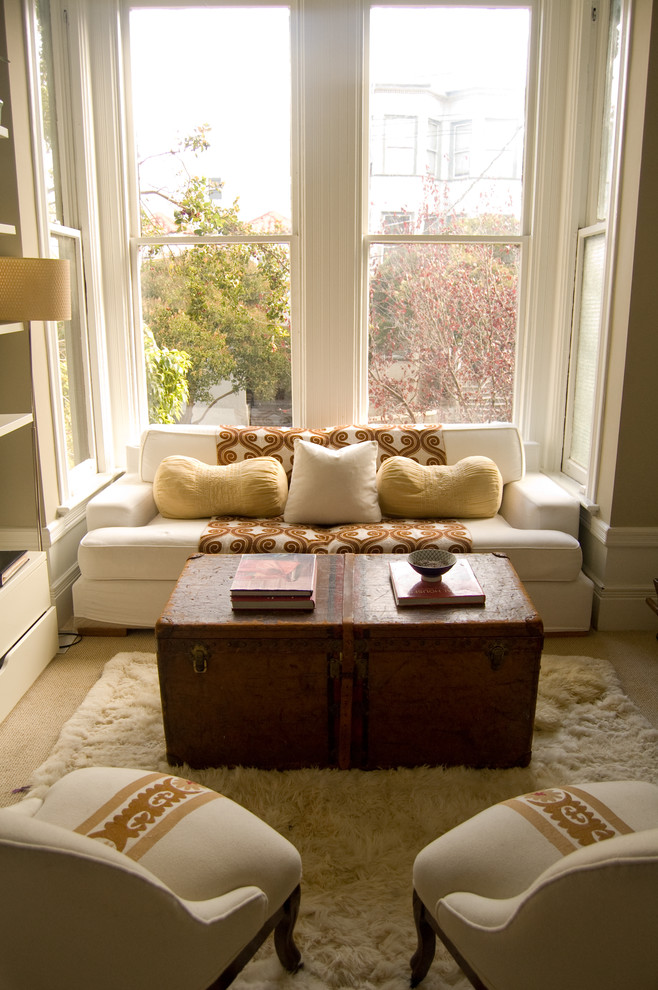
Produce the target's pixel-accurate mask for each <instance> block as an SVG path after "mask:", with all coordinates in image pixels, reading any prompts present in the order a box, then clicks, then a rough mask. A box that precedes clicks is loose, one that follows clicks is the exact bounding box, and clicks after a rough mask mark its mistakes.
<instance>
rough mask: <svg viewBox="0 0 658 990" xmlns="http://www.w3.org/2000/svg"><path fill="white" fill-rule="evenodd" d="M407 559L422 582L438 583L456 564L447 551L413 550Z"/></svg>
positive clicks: (452, 556)
mask: <svg viewBox="0 0 658 990" xmlns="http://www.w3.org/2000/svg"><path fill="white" fill-rule="evenodd" d="M407 559H408V561H409V563H410V564H411V566H412V567H413V569H414V570H415V571H416V572H417V573H418V574H420V576H421V579H422V580H423V581H440V580H441V578H442V576H443V575H444V574H445V573H446V571H449V570H450V568H451V567H452V566H453V565H454V564H455V563H456V562H457V558H456V557H455V555H454V553H450V551H449V550H414V551H413V553H410V554H409V557H408V558H407Z"/></svg>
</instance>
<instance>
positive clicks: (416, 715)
mask: <svg viewBox="0 0 658 990" xmlns="http://www.w3.org/2000/svg"><path fill="white" fill-rule="evenodd" d="M387 559H390V558H384V557H381V558H376V557H374V556H372V557H370V558H366V557H363V558H360V555H356V556H355V557H354V558H353V565H354V577H353V640H354V647H353V649H354V697H353V702H352V708H353V711H352V739H351V743H350V764H351V765H352V766H359V767H363V768H368V769H372V768H375V767H396V766H415V765H422V764H429V765H441V764H444V765H465V766H474V767H485V766H486V767H512V766H526V765H527V764H528V763H529V761H530V756H531V747H532V731H533V724H534V713H535V702H536V697H537V683H538V679H539V667H540V658H541V651H542V645H543V627H542V622H541V619H540V617H539V615H538V614H537V612H536V610H535V608H534V606H533V604H532V602H531V601H530V599H529V598H528V596H527V594H526V592H525V589H524V588H523V585H522V584H521V582H520V581H519V579H518V577H517V575H516V572H515V571H514V568H513V567H512V565H511V564H510V562H509V560H508V559H507V558H506V557H503V556H497V555H495V554H469V555H468V560H469V562H470V563H471V566H472V568H473V571H474V572H475V575H476V577H477V578H478V580H479V581H480V584H481V585H482V587H483V589H484V590H485V593H486V606H485V607H464V606H458V607H453V608H446V607H444V606H441V607H439V608H434V607H427V606H405V607H401V608H398V607H397V606H396V605H395V602H394V601H393V598H392V596H391V594H390V579H389V574H388V564H387Z"/></svg>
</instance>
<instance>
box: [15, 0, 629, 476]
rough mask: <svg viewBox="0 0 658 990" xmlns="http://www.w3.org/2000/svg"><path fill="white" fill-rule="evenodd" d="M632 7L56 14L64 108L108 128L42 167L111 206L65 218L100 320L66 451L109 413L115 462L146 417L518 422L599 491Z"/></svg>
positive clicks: (93, 328) (135, 9)
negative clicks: (70, 98) (623, 37)
mask: <svg viewBox="0 0 658 990" xmlns="http://www.w3.org/2000/svg"><path fill="white" fill-rule="evenodd" d="M625 2H626V0H603V2H601V3H597V4H596V5H595V6H594V7H592V6H591V5H590V4H589V3H588V2H586V0H577V2H576V3H572V2H571V0H524V2H521V0H508V2H507V3H505V4H504V5H501V6H498V7H497V6H495V5H491V4H481V5H478V4H473V3H472V2H470V0H469V2H468V3H459V2H456V0H453V2H443V0H435V2H430V3H425V4H423V5H422V6H420V5H418V4H414V3H411V2H410V3H405V2H402V0H398V2H397V3H386V2H379V3H376V4H373V5H372V6H371V5H370V4H367V3H365V2H362V3H355V2H354V0H305V2H304V4H298V3H296V2H293V3H291V4H289V5H288V4H284V3H281V2H275V0H261V2H260V3H259V4H258V5H255V4H250V3H242V2H235V0H234V2H233V3H232V4H221V3H205V2H204V3H203V4H201V3H197V4H195V3H194V2H193V0H192V2H189V3H188V2H185V0H176V2H175V3H167V2H164V0H141V2H134V0H133V2H131V0H93V2H92V0H71V2H70V3H68V4H66V5H62V4H61V3H60V2H59V0H51V3H48V0H39V5H40V6H42V7H43V8H44V9H48V10H55V9H56V10H57V11H58V12H59V13H61V12H62V11H63V10H64V9H65V10H66V18H67V23H70V24H71V25H72V26H73V28H74V30H75V31H76V32H77V34H76V37H79V39H80V43H79V44H77V45H74V46H70V47H69V49H68V51H66V52H65V50H64V48H59V49H56V50H55V51H54V55H53V59H52V78H51V77H50V75H49V77H48V79H47V81H46V82H45V83H44V86H45V89H44V92H46V93H48V94H51V93H52V92H54V93H56V94H59V93H60V92H62V93H65V92H66V88H67V86H72V85H73V82H72V80H76V79H80V80H82V83H81V84H80V85H81V87H82V91H84V87H87V88H88V95H89V101H90V105H91V106H92V107H93V115H92V116H91V117H85V115H84V114H82V115H81V117H80V118H79V119H78V120H77V121H74V123H76V125H77V129H74V130H73V131H70V132H69V133H68V138H67V132H66V130H64V131H62V129H61V126H62V124H63V123H64V119H65V117H66V115H65V114H64V115H63V117H60V118H58V123H57V127H56V128H55V132H56V133H55V134H53V136H52V137H51V140H50V141H49V142H47V149H48V154H49V155H50V156H51V158H52V160H53V164H52V166H51V167H50V173H52V177H53V178H52V183H53V185H54V186H56V184H57V177H58V166H57V162H58V161H60V160H61V166H62V170H63V172H64V174H66V172H67V170H69V171H70V172H71V174H72V175H73V177H74V179H76V178H77V179H80V178H81V176H86V178H85V182H86V184H87V187H88V186H89V172H90V171H93V173H94V177H95V184H96V185H95V190H94V189H89V195H87V197H86V200H85V203H86V205H87V206H88V210H87V212H85V211H83V212H82V213H80V214H79V215H78V217H77V222H74V219H75V211H73V212H72V213H71V214H70V215H67V216H64V217H62V218H61V219H60V221H59V222H60V223H61V224H62V226H64V225H65V226H66V230H68V231H69V232H73V231H76V230H77V231H78V233H79V239H78V240H77V241H76V242H75V243H76V248H75V250H76V251H78V254H79V258H80V264H82V265H84V268H83V269H81V273H80V277H81V283H80V284H81V285H83V284H84V286H85V290H86V294H85V296H84V298H85V299H86V302H87V305H89V300H90V299H91V300H92V303H93V304H94V305H95V306H96V305H98V300H101V303H100V308H101V311H102V315H103V320H102V325H101V322H100V321H99V319H98V318H97V317H98V310H94V312H93V313H92V314H91V317H90V319H89V321H88V324H89V328H90V331H89V339H90V345H89V347H88V348H87V350H86V352H85V353H86V358H85V360H82V359H81V360H80V361H79V362H78V364H75V361H74V359H73V351H71V357H70V362H71V365H72V367H73V366H74V364H75V373H76V374H78V373H79V374H81V375H82V376H83V377H84V375H87V377H88V379H89V382H90V384H89V386H88V387H87V390H86V392H85V395H86V396H87V397H91V409H90V408H89V405H87V406H85V405H84V404H83V403H82V402H81V403H78V404H77V405H71V408H70V411H69V412H68V413H64V414H63V422H64V423H65V424H66V423H67V419H66V417H67V415H68V416H69V417H70V416H73V415H75V417H76V418H82V417H84V416H86V417H87V420H88V422H89V423H90V426H91V429H90V430H89V431H88V433H87V436H86V438H85V434H84V431H82V432H81V433H79V434H76V435H75V437H76V438H75V441H74V443H73V448H74V449H75V450H77V451H79V452H80V456H82V454H83V453H84V452H85V442H86V443H87V446H88V447H89V453H90V456H92V457H93V438H94V436H96V437H97V436H98V434H99V419H98V414H97V412H96V407H97V405H98V403H99V402H100V403H103V402H105V403H106V410H105V413H104V416H103V417H101V420H103V419H107V415H108V410H109V418H110V419H111V423H112V429H113V431H114V436H115V440H116V443H115V450H119V449H120V446H121V442H123V443H126V442H134V441H135V440H136V438H137V436H138V435H139V432H140V430H141V429H142V428H143V426H144V425H145V424H146V423H147V422H148V421H149V420H151V421H153V420H156V421H163V422H177V421H181V420H184V421H188V422H201V423H218V422H227V421H228V422H251V423H253V424H258V423H261V424H267V423H268V422H272V423H287V422H290V423H294V424H295V425H304V426H327V425H336V424H340V423H347V422H350V421H351V422H364V421H366V420H368V419H370V420H372V421H379V422H382V421H386V420H395V421H400V420H407V421H408V420H414V421H434V422H436V421H444V422H448V421H451V420H452V421H474V422H477V421H486V420H493V419H498V420H500V419H509V420H514V421H515V422H517V423H518V424H519V426H520V427H521V429H522V432H523V433H524V436H525V437H526V439H529V440H537V441H538V442H539V443H541V445H542V448H543V452H544V453H543V458H544V466H545V467H547V468H548V469H549V470H553V471H559V470H563V471H565V472H566V473H567V474H569V475H571V476H572V477H574V476H576V477H577V478H584V477H586V476H587V475H588V474H589V473H591V471H592V470H593V469H595V458H594V459H593V460H592V458H591V457H590V456H589V455H588V456H584V455H583V454H582V451H583V450H585V451H589V450H590V449H591V448H592V444H595V436H596V418H597V415H598V410H599V408H600V396H601V390H602V388H603V382H604V374H605V343H604V337H605V333H604V330H602V329H601V327H603V326H604V324H601V325H600V326H598V325H597V326H595V329H594V331H593V332H590V331H589V330H588V326H590V325H591V324H592V321H593V320H595V317H596V315H597V314H599V313H604V312H605V295H606V291H607V289H606V286H607V285H608V284H609V279H610V267H609V260H608V258H609V252H608V246H609V228H608V227H606V229H605V231H603V230H602V228H600V227H598V226H597V224H601V223H604V224H607V222H608V220H607V218H608V217H610V216H613V215H614V202H615V175H616V171H615V168H616V166H615V162H616V160H617V155H618V147H619V134H620V130H619V120H620V119H621V111H622V108H623V105H622V103H620V104H619V107H617V103H616V102H615V101H616V99H617V95H616V94H618V93H619V92H621V89H620V86H621V83H622V82H623V76H624V49H623V44H621V45H619V46H618V47H617V48H616V49H615V50H614V55H615V57H614V58H611V52H612V49H609V48H606V44H604V43H603V42H602V41H601V37H602V34H605V37H606V39H607V38H608V36H609V31H608V25H609V24H612V23H617V24H618V25H619V26H620V30H621V28H623V25H624V17H623V16H617V14H616V13H615V11H617V10H622V12H623V10H624V9H625ZM26 3H28V5H29V4H30V3H31V0H26ZM610 9H611V10H612V15H611V16H609V13H608V12H609V10H610ZM615 37H617V40H619V35H616V36H615ZM565 40H566V43H565ZM618 52H620V53H621V54H619V56H618V57H617V53H618ZM67 59H70V60H71V72H69V69H68V67H67V61H66V60H67ZM607 65H608V66H610V65H612V68H611V69H610V71H609V72H608V74H607V75H606V72H605V68H606V66H607ZM590 78H593V79H594V78H596V79H598V80H600V81H599V82H597V83H596V85H595V86H594V87H593V88H592V89H591V91H590V90H588V91H587V98H585V97H582V98H581V94H580V92H578V93H577V95H575V96H574V95H573V92H572V91H570V89H569V86H570V81H571V80H573V79H578V80H581V81H582V80H587V79H590ZM606 80H607V81H606ZM74 88H75V87H74ZM59 104H60V107H61V105H62V101H61V98H60V99H59ZM585 133H587V134H588V141H587V144H586V146H584V145H583V143H582V142H580V143H579V141H578V140H577V138H576V137H574V136H577V135H582V134H585ZM73 135H74V136H75V141H73V142H71V140H70V139H71V138H72V136H73ZM76 142H81V144H78V145H77V146H76ZM85 149H86V154H85ZM601 150H603V152H604V154H603V155H601V154H600V151H601ZM599 159H600V160H601V161H602V162H603V165H602V166H601V168H598V169H590V168H589V163H590V162H596V161H598V160H599ZM50 173H49V174H50ZM49 181H51V180H49ZM82 185H83V186H84V185H85V183H82ZM66 188H67V189H71V188H72V189H73V190H74V195H75V191H76V190H78V194H79V187H78V186H76V184H75V181H74V182H73V184H72V185H69V186H66ZM594 188H596V190H597V191H598V190H599V189H603V190H604V191H606V195H607V196H608V201H607V202H608V203H609V206H608V208H607V209H608V212H607V213H606V215H605V217H601V216H600V215H599V214H598V213H597V210H596V208H595V206H594V205H593V202H592V200H593V199H596V197H595V196H594V193H593V192H592V190H593V189H594ZM565 191H568V195H567V193H566V192H565ZM64 198H65V197H64ZM578 230H580V231H581V233H580V242H581V247H580V248H579V249H578V250H577V241H578ZM602 235H603V240H602V239H601V237H602ZM65 236H69V234H66V231H64V230H62V231H61V237H60V239H59V244H60V247H63V245H64V243H65V241H64V240H63V238H64V237H65ZM70 236H71V237H74V235H73V234H72V233H70ZM597 238H598V239H597ZM66 243H67V244H68V249H72V245H73V240H72V241H70V243H69V242H66ZM94 250H96V251H98V261H99V263H98V264H96V263H95V261H94V258H93V251H94ZM90 252H92V254H91V255H90ZM601 258H602V259H603V260H601ZM597 265H598V266H599V268H597ZM601 266H602V267H601ZM599 270H600V272H602V275H601V278H600V279H599V280H598V281H597V275H596V273H597V271H599ZM83 272H84V274H83ZM83 280H84V281H83ZM574 284H576V286H577V289H578V292H579V293H580V295H579V296H578V298H577V305H576V311H575V313H572V309H571V303H572V302H573V292H574ZM581 289H582V291H581ZM90 293H91V294H90ZM597 300H598V302H597ZM572 317H573V319H572ZM99 333H100V337H99V336H98V334H99ZM588 333H589V337H588ZM80 339H82V334H81V336H80ZM572 340H573V343H572ZM602 341H603V343H602ZM101 342H102V346H100V343H101ZM60 343H62V342H60ZM63 344H66V347H67V349H68V348H69V339H68V338H66V335H65V336H64V339H63ZM63 344H62V346H63ZM67 353H68V350H67ZM103 353H105V354H106V355H107V381H106V383H105V385H103V376H102V374H100V373H99V372H98V369H97V367H96V365H97V363H98V362H101V363H102V360H103ZM569 355H571V357H570V356H569ZM79 356H80V358H82V356H83V352H82V351H81V352H80V354H79ZM76 360H77V359H76ZM85 361H86V362H87V363H85ZM78 367H79V372H78ZM592 370H593V377H592V376H591V375H590V378H589V384H587V382H588V378H587V375H589V374H590V372H592ZM98 383H100V386H101V387H100V391H99V388H98ZM565 423H566V424H567V429H566V432H565ZM67 430H69V432H70V435H71V437H73V436H74V434H73V433H72V432H71V431H70V428H69V427H68V426H66V425H65V426H64V431H65V432H66V431H67ZM563 447H564V456H563ZM76 456H78V455H77V454H76ZM583 461H584V463H581V462H583ZM573 465H577V467H576V469H575V470H574V469H572V466H573ZM579 472H580V473H579Z"/></svg>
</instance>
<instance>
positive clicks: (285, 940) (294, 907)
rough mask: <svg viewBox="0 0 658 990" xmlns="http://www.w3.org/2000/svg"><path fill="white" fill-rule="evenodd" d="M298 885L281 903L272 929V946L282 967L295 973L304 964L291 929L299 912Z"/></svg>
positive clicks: (299, 892) (299, 896)
mask: <svg viewBox="0 0 658 990" xmlns="http://www.w3.org/2000/svg"><path fill="white" fill-rule="evenodd" d="M300 898H301V889H300V887H295V889H294V890H293V892H292V894H291V895H290V897H289V898H288V900H287V901H286V902H285V903H284V905H283V909H282V910H283V915H282V917H281V920H280V921H279V922H278V923H277V925H276V927H275V929H274V948H275V949H276V954H277V956H278V957H279V960H280V961H281V965H282V966H283V967H284V969H287V970H288V972H289V973H296V972H297V970H298V969H301V967H302V966H303V965H304V964H303V963H302V954H301V952H300V951H299V949H298V948H297V946H296V945H295V940H294V938H293V931H294V928H295V924H296V922H297V915H298V914H299V902H300Z"/></svg>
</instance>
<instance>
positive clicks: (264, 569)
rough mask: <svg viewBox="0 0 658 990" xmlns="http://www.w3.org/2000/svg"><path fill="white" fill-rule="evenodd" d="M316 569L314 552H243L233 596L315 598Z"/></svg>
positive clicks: (233, 585) (232, 587) (232, 591)
mask: <svg viewBox="0 0 658 990" xmlns="http://www.w3.org/2000/svg"><path fill="white" fill-rule="evenodd" d="M316 570H317V560H316V556H315V554H312V553H255V554H246V555H243V556H242V557H241V558H240V563H239V564H238V569H237V571H236V572H235V577H234V578H233V583H232V585H231V599H235V598H236V597H237V596H239V597H240V598H241V599H244V598H245V597H246V596H250V597H252V598H253V597H262V596H271V597H288V598H291V597H292V598H297V599H299V598H311V596H312V595H313V592H314V591H315V579H316Z"/></svg>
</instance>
